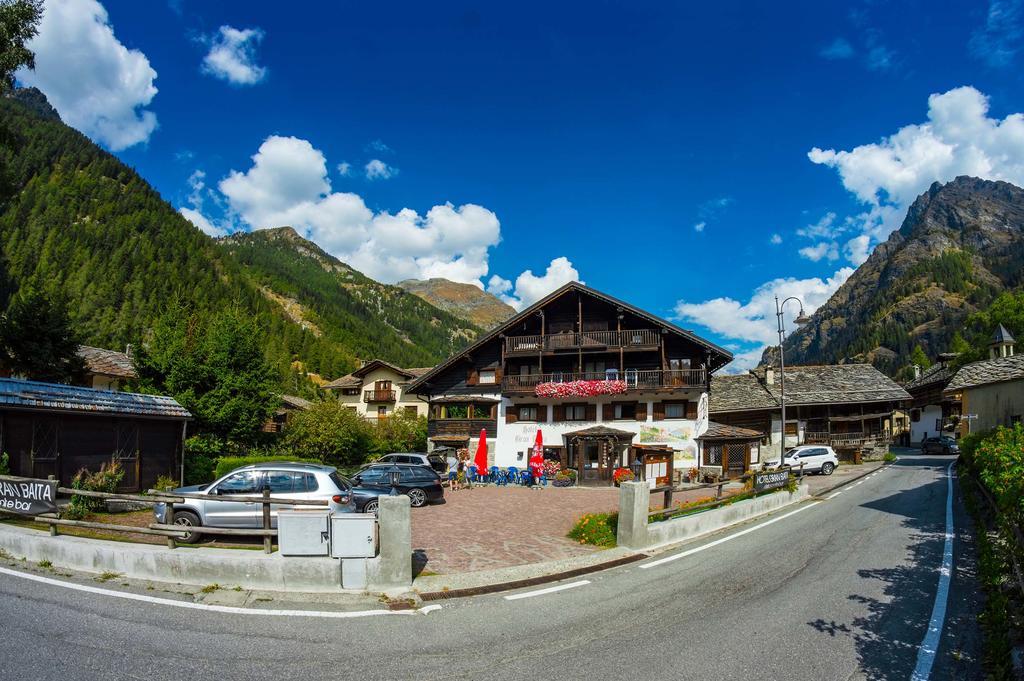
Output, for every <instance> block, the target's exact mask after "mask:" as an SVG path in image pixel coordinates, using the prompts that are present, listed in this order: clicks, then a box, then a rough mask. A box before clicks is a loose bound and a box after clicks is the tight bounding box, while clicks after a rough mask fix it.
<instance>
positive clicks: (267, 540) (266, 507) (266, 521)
mask: <svg viewBox="0 0 1024 681" xmlns="http://www.w3.org/2000/svg"><path fill="white" fill-rule="evenodd" d="M263 529H264V530H269V529H270V490H269V489H265V490H263ZM273 551H274V538H273V537H271V536H270V535H269V534H268V535H264V537H263V553H272V552H273Z"/></svg>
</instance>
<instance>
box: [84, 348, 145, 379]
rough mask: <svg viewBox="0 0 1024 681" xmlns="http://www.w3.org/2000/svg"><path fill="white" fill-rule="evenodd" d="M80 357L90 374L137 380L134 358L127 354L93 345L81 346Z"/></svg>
mask: <svg viewBox="0 0 1024 681" xmlns="http://www.w3.org/2000/svg"><path fill="white" fill-rule="evenodd" d="M78 356H79V357H81V358H82V361H84V362H85V368H86V369H88V370H89V373H93V374H100V375H102V376H116V377H118V378H136V377H137V376H138V374H136V373H135V366H134V365H133V364H132V358H131V357H129V356H128V355H127V354H126V353H123V352H118V351H117V350H107V349H105V348H94V347H92V346H91V345H79V346H78Z"/></svg>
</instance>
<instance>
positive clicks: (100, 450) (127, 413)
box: [0, 378, 192, 491]
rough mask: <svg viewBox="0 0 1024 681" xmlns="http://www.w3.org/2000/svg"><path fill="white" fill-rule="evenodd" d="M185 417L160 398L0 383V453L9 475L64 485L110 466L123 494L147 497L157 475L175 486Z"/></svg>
mask: <svg viewBox="0 0 1024 681" xmlns="http://www.w3.org/2000/svg"><path fill="white" fill-rule="evenodd" d="M191 416H192V415H191V414H190V413H189V412H188V411H187V410H186V409H185V408H184V407H182V406H181V405H180V404H178V402H177V401H175V400H174V398H171V397H165V396H162V395H140V394H135V393H123V392H115V391H111V390H95V389H92V388H80V387H75V386H68V385H60V384H56V383H40V382H36V381H21V380H15V379H8V378H5V379H0V451H2V452H6V453H7V454H8V456H9V457H10V467H11V473H12V474H13V475H21V476H25V477H32V478H45V477H47V476H49V475H53V476H56V478H57V479H58V480H60V481H61V482H62V483H65V484H66V483H68V482H70V481H71V478H72V477H74V475H75V473H76V472H78V471H79V470H80V469H82V468H86V469H89V470H97V469H99V467H100V465H102V464H103V463H104V462H106V461H110V460H111V459H114V458H116V459H117V460H118V461H119V462H120V463H121V465H122V466H123V468H124V470H125V477H124V480H123V482H122V483H121V489H122V490H123V491H137V490H142V489H147V488H149V487H151V486H152V485H153V484H154V483H155V482H156V479H157V477H159V476H161V475H167V476H170V477H172V478H174V479H176V480H178V479H180V478H181V472H182V471H181V464H182V447H183V443H184V437H185V427H186V424H187V423H188V420H189V419H190V418H191Z"/></svg>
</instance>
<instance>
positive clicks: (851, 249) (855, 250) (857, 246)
mask: <svg viewBox="0 0 1024 681" xmlns="http://www.w3.org/2000/svg"><path fill="white" fill-rule="evenodd" d="M843 253H844V254H845V255H846V259H847V260H849V261H850V262H852V263H853V264H854V265H856V266H858V267H859V266H860V265H861V264H862V263H863V262H864V261H865V260H867V259H868V256H869V255H871V236H870V235H868V234H861V235H860V236H855V237H853V238H852V239H850V240H849V241H847V242H846V246H845V247H844V248H843Z"/></svg>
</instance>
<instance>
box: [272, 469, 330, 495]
mask: <svg viewBox="0 0 1024 681" xmlns="http://www.w3.org/2000/svg"><path fill="white" fill-rule="evenodd" d="M263 484H264V486H265V487H266V488H267V489H269V490H270V493H271V494H304V493H306V492H315V491H316V489H317V483H316V477H315V476H313V475H312V474H311V473H293V472H291V471H267V474H266V477H265V480H264V483H263ZM310 485H312V489H310Z"/></svg>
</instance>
